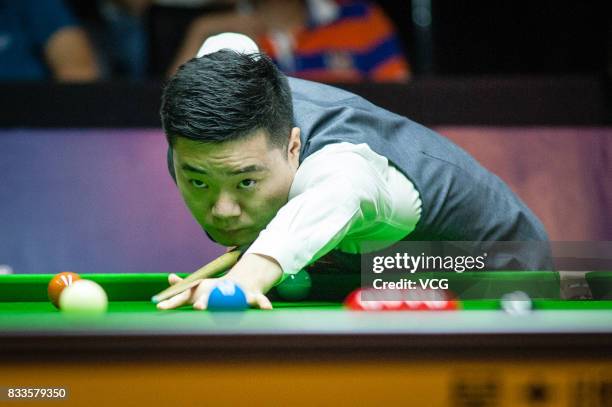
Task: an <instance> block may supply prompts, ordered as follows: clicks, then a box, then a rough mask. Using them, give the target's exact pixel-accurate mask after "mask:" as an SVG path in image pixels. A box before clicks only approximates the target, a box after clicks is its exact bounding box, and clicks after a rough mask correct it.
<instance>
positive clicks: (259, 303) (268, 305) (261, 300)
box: [249, 294, 272, 309]
mask: <svg viewBox="0 0 612 407" xmlns="http://www.w3.org/2000/svg"><path fill="white" fill-rule="evenodd" d="M249 304H251V305H254V306H255V307H257V308H259V309H272V302H270V300H269V299H268V297H266V296H265V295H263V294H256V295H255V296H253V299H252V301H249Z"/></svg>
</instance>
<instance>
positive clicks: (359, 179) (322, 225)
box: [158, 33, 547, 309]
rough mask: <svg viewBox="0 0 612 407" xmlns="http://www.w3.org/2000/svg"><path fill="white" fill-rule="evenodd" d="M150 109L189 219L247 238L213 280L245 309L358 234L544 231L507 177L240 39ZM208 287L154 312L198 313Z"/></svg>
mask: <svg viewBox="0 0 612 407" xmlns="http://www.w3.org/2000/svg"><path fill="white" fill-rule="evenodd" d="M161 118H162V124H163V128H164V131H165V134H166V137H167V139H168V143H169V151H168V164H169V170H170V172H171V174H172V177H173V178H174V180H175V182H176V184H177V186H178V188H179V190H180V193H181V195H182V197H183V199H184V201H185V203H186V205H187V207H188V208H189V210H190V211H191V213H192V215H193V216H194V218H195V219H196V220H197V222H198V223H199V224H200V226H201V227H202V228H203V230H204V231H205V232H206V233H207V234H208V236H209V237H210V238H211V239H212V240H214V241H215V242H217V243H219V244H221V245H224V246H228V247H229V246H243V247H246V246H248V249H247V250H246V251H245V252H244V255H243V256H242V257H241V258H240V260H239V261H238V262H237V263H236V264H235V266H234V267H233V268H232V269H231V270H230V271H229V272H228V273H227V274H226V275H225V276H223V277H221V278H224V279H230V280H233V281H234V282H236V283H237V284H239V285H240V286H241V287H242V288H243V289H244V291H245V293H246V295H247V300H248V302H249V304H250V305H251V306H254V307H258V308H262V309H270V308H272V305H271V303H270V301H269V300H268V298H267V297H266V295H265V294H266V293H267V292H268V290H270V289H271V288H272V287H273V286H274V285H275V284H276V283H278V282H279V281H281V280H282V278H283V276H284V275H287V274H289V273H295V272H297V271H299V270H300V269H302V268H304V267H305V266H306V265H308V264H310V263H312V262H314V261H315V260H317V259H319V258H320V257H322V256H323V255H325V254H326V253H328V252H330V251H332V250H339V251H341V252H345V253H352V254H358V253H361V252H363V251H366V248H365V245H366V242H367V244H368V245H369V246H368V247H369V248H370V249H368V250H371V248H372V242H377V241H379V242H380V247H377V249H382V248H383V247H385V245H386V246H388V245H389V244H390V242H397V241H400V240H414V241H419V240H422V241H427V240H442V241H546V240H547V236H546V233H545V231H544V228H543V226H542V224H541V223H540V222H539V220H538V219H537V218H536V217H535V216H534V214H533V213H532V212H531V211H530V210H529V209H528V208H527V207H526V206H525V204H523V202H521V201H520V199H519V198H518V197H517V196H515V195H514V193H512V191H511V190H510V189H509V188H508V186H507V185H505V184H504V183H503V182H502V181H501V180H500V179H499V178H498V177H497V176H495V175H493V174H492V173H490V172H489V171H487V170H486V169H484V168H483V167H482V166H480V165H479V164H478V163H477V162H476V161H475V160H474V159H473V158H472V157H471V156H470V155H469V154H467V153H466V152H465V151H463V150H462V149H460V148H459V147H458V146H456V145H455V144H453V143H452V142H450V141H449V140H447V139H446V138H444V137H442V136H440V135H438V134H437V133H435V132H433V131H432V130H430V129H427V128H425V127H423V126H421V125H419V124H417V123H415V122H413V121H411V120H409V119H407V118H405V117H402V116H399V115H396V114H393V113H391V112H389V111H386V110H384V109H382V108H380V107H377V106H375V105H373V104H372V103H369V102H368V101H366V100H364V99H363V98H361V97H359V96H357V95H354V94H351V93H349V92H346V91H343V90H340V89H337V88H334V87H331V86H327V85H323V84H319V83H315V82H310V81H305V80H300V79H295V78H289V77H286V76H285V75H283V74H282V73H281V72H280V71H279V70H278V69H277V68H276V67H275V65H274V64H273V62H272V61H271V60H270V59H269V58H268V57H267V56H265V55H263V54H260V53H258V49H257V46H256V45H255V43H254V42H253V41H252V40H251V39H250V38H248V37H246V36H243V35H240V34H233V33H225V34H220V35H218V36H214V37H211V38H209V39H208V40H207V41H206V42H205V43H204V45H203V46H202V48H201V50H200V52H199V53H198V57H197V58H194V59H192V60H190V61H188V62H187V63H185V64H184V65H182V66H181V68H180V69H179V70H178V72H177V73H176V74H175V75H174V76H173V77H171V78H170V79H169V81H168V83H167V85H166V87H165V89H164V93H163V97H162V107H161ZM521 255H522V254H521V253H518V254H517V256H519V257H520V256H521ZM518 261H520V262H521V263H522V264H524V265H526V266H528V267H529V268H531V269H542V267H543V266H544V265H545V262H546V260H545V259H544V258H543V257H539V256H537V255H536V256H533V255H525V258H519V259H518ZM169 280H170V283H171V284H175V283H177V282H178V281H180V279H179V277H177V276H176V275H170V277H169ZM214 283H215V279H206V280H204V281H202V282H201V283H200V284H199V285H198V286H196V287H193V288H191V289H188V290H186V291H183V292H182V293H180V294H177V295H175V296H174V297H171V298H169V299H167V300H165V301H162V302H160V303H159V304H158V308H160V309H170V308H175V307H178V306H181V305H185V304H193V307H194V308H196V309H204V308H205V307H206V303H207V298H208V294H209V293H210V291H211V289H212V288H213V286H214Z"/></svg>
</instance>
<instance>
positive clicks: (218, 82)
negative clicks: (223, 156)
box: [160, 50, 293, 146]
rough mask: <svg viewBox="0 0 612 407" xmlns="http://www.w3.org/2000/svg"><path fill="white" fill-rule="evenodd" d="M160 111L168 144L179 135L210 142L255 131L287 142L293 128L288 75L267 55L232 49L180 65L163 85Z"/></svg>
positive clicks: (281, 143) (280, 143)
mask: <svg viewBox="0 0 612 407" xmlns="http://www.w3.org/2000/svg"><path fill="white" fill-rule="evenodd" d="M160 114H161V120H162V126H163V129H164V132H165V133H166V138H167V139H168V143H169V144H170V145H171V146H172V145H173V144H174V141H175V140H176V138H177V137H185V138H188V139H191V140H196V141H201V142H203V143H206V142H213V143H214V142H224V141H230V140H236V139H239V138H242V137H247V136H250V135H252V134H253V133H254V132H255V131H258V130H265V131H266V132H267V134H268V137H269V141H270V142H271V144H273V145H275V146H286V145H287V143H288V139H289V134H290V132H291V128H292V127H293V103H292V100H291V90H290V89H289V83H288V81H287V77H286V76H285V75H283V74H282V73H281V72H280V71H279V70H278V68H276V66H275V65H274V62H272V60H271V59H270V58H269V57H268V56H266V55H265V54H259V53H254V54H242V53H237V52H235V51H230V50H221V51H218V52H215V53H212V54H208V55H206V56H203V57H201V58H194V59H192V60H190V61H188V62H186V63H185V64H183V65H182V66H181V67H180V68H179V70H178V72H177V73H176V74H175V75H174V76H173V77H172V78H170V80H169V81H168V83H167V84H166V86H165V88H164V92H163V96H162V104H161V110H160Z"/></svg>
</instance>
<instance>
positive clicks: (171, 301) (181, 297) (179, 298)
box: [157, 288, 192, 309]
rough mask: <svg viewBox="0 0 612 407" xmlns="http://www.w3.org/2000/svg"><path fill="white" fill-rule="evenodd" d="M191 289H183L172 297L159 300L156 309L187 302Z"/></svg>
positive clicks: (171, 307) (177, 305)
mask: <svg viewBox="0 0 612 407" xmlns="http://www.w3.org/2000/svg"><path fill="white" fill-rule="evenodd" d="M191 290H192V289H191V288H190V289H189V290H185V291H183V292H182V293H179V294H177V295H175V296H174V297H170V298H168V299H167V300H165V301H162V302H160V303H159V304H157V309H173V308H178V307H180V306H181V305H185V304H187V303H188V302H189V299H190V298H191V294H192V293H191Z"/></svg>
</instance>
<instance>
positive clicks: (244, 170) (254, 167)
mask: <svg viewBox="0 0 612 407" xmlns="http://www.w3.org/2000/svg"><path fill="white" fill-rule="evenodd" d="M181 169H183V170H184V171H189V172H195V173H197V174H202V175H208V172H206V171H205V170H203V169H201V168H196V167H193V166H191V165H189V164H183V165H182V166H181ZM263 171H267V168H266V167H264V166H261V165H257V164H253V165H247V166H246V167H242V168H239V169H237V170H230V171H226V172H225V175H239V174H245V173H247V172H263Z"/></svg>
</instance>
